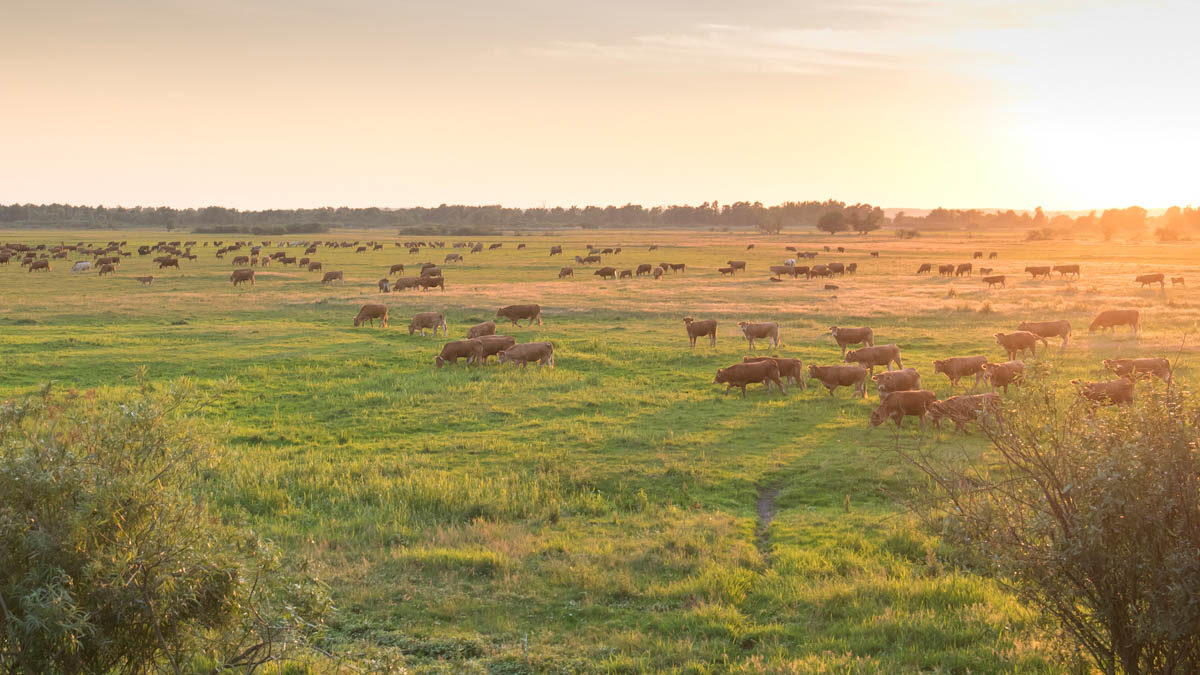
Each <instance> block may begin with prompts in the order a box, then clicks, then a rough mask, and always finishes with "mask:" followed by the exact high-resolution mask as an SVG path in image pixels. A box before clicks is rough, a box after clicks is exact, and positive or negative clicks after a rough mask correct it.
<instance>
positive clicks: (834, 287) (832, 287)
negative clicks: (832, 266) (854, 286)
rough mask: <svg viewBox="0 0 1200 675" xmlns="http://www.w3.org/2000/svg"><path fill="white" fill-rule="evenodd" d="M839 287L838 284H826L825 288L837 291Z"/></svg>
mask: <svg viewBox="0 0 1200 675" xmlns="http://www.w3.org/2000/svg"><path fill="white" fill-rule="evenodd" d="M837 289H838V285H837V284H825V290H827V291H836V290H837Z"/></svg>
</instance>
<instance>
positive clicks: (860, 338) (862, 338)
mask: <svg viewBox="0 0 1200 675" xmlns="http://www.w3.org/2000/svg"><path fill="white" fill-rule="evenodd" d="M829 334H830V335H832V336H833V340H834V342H837V345H838V346H839V347H841V348H842V358H846V347H848V346H850V345H857V344H863V343H864V342H865V343H866V345H867V346H868V347H874V346H875V332H874V331H872V330H871V329H870V328H868V327H866V326H863V327H862V328H840V327H838V326H830V327H829Z"/></svg>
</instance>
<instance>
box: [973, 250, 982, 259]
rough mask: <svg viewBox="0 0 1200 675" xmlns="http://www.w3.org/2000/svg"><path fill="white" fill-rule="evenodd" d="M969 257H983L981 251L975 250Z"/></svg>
mask: <svg viewBox="0 0 1200 675" xmlns="http://www.w3.org/2000/svg"><path fill="white" fill-rule="evenodd" d="M971 257H972V258H982V257H983V251H975V252H974V253H972V254H971Z"/></svg>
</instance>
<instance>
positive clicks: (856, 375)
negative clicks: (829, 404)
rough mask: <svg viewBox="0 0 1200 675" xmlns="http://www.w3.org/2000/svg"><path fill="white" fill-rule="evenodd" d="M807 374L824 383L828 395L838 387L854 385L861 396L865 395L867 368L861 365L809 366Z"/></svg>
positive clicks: (831, 394)
mask: <svg viewBox="0 0 1200 675" xmlns="http://www.w3.org/2000/svg"><path fill="white" fill-rule="evenodd" d="M808 376H809V377H810V378H812V379H814V380H817V381H819V382H820V383H821V384H823V385H825V388H826V389H828V390H829V395H830V396H833V390H834V389H836V388H838V387H854V391H856V392H857V393H859V394H860V395H861V396H862V397H863V398H866V397H867V369H866V368H863V367H862V366H809V367H808Z"/></svg>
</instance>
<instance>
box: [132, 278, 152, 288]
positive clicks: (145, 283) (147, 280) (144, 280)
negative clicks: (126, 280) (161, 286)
mask: <svg viewBox="0 0 1200 675" xmlns="http://www.w3.org/2000/svg"><path fill="white" fill-rule="evenodd" d="M134 279H137V280H138V281H140V282H142V285H143V286H149V285H150V284H152V283H154V277H134Z"/></svg>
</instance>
